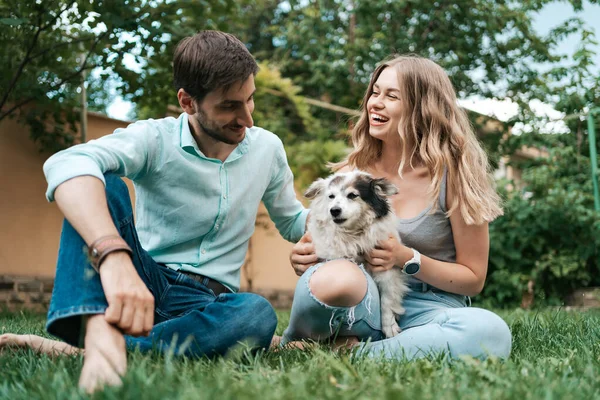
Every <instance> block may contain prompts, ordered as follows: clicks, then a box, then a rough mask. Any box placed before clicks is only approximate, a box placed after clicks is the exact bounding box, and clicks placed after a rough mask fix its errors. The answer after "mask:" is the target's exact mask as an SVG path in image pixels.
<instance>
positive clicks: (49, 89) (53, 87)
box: [0, 58, 101, 121]
mask: <svg viewBox="0 0 600 400" xmlns="http://www.w3.org/2000/svg"><path fill="white" fill-rule="evenodd" d="M86 61H87V58H86ZM96 67H101V65H99V64H98V65H90V66H89V67H86V68H83V67H81V68H78V69H77V71H75V72H74V73H72V74H71V75H69V76H67V77H66V78H63V79H61V81H60V82H58V83H57V84H56V85H50V87H49V88H48V90H47V91H46V92H49V91H51V90H56V89H58V88H59V87H61V86H62V85H64V84H65V83H67V82H69V81H70V80H71V79H73V78H75V77H76V76H78V75H80V74H81V73H82V72H83V71H84V70H92V69H94V68H96ZM37 97H38V96H31V97H29V98H27V99H25V100H23V101H21V102H19V103H17V104H15V105H13V106H12V107H11V108H9V109H8V110H6V111H4V112H2V113H1V114H0V121H2V120H3V119H4V118H6V117H8V116H9V115H10V114H12V113H13V112H14V111H15V110H17V109H19V108H20V107H22V106H24V105H25V104H27V103H29V102H31V101H33V100H35V99H36V98H37Z"/></svg>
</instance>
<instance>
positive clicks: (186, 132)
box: [179, 113, 250, 162]
mask: <svg viewBox="0 0 600 400" xmlns="http://www.w3.org/2000/svg"><path fill="white" fill-rule="evenodd" d="M179 119H180V120H181V125H180V131H179V137H180V141H179V143H180V146H181V148H182V149H184V150H185V151H187V152H188V153H190V154H194V155H197V156H200V157H201V158H204V159H206V160H213V159H212V158H209V157H206V156H205V155H204V154H203V153H202V151H200V148H199V147H198V143H196V139H194V136H193V135H192V131H191V130H190V124H189V120H188V115H187V113H182V114H181V115H180V116H179ZM249 130H250V128H246V137H244V140H242V142H241V143H240V144H238V145H237V147H236V148H235V149H234V150H233V151H232V152H231V154H230V155H229V157H227V159H226V160H225V162H231V161H234V160H237V159H238V158H240V157H242V156H243V155H244V154H246V153H247V152H248V148H249V147H250V144H249V141H250V139H249V137H248V136H249V133H250V132H249Z"/></svg>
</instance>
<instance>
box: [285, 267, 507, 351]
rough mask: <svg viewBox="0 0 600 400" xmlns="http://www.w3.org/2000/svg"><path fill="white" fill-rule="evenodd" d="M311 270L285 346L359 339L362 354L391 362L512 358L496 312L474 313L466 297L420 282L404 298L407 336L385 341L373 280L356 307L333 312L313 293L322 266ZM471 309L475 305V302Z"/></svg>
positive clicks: (296, 302)
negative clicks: (437, 356) (294, 342)
mask: <svg viewBox="0 0 600 400" xmlns="http://www.w3.org/2000/svg"><path fill="white" fill-rule="evenodd" d="M321 265H323V263H321V264H317V265H314V266H312V267H311V268H309V269H308V270H307V271H306V272H305V273H304V274H303V275H302V276H301V277H300V279H299V280H298V283H297V285H296V291H295V294H294V302H293V304H292V312H291V315H290V324H289V326H288V327H287V329H286V330H285V332H284V333H283V338H282V341H281V343H282V344H285V343H287V342H289V341H292V340H302V339H310V340H316V341H323V340H327V339H329V338H333V337H336V336H338V337H342V336H356V337H358V339H359V340H360V341H361V343H360V344H358V345H357V347H358V351H359V352H360V353H363V354H366V355H367V356H371V357H383V358H388V359H409V360H410V359H416V358H421V357H425V356H428V355H432V354H440V353H445V354H448V355H450V356H451V357H452V358H457V357H459V356H461V355H470V356H473V357H477V358H481V359H483V358H486V357H488V356H495V357H499V358H508V356H509V354H510V349H511V344H512V337H511V333H510V330H509V328H508V326H507V325H506V323H505V322H504V321H503V320H502V319H501V318H500V317H499V316H497V315H496V314H494V313H492V312H491V311H488V310H484V309H481V308H475V307H469V306H467V302H468V301H469V299H468V298H467V297H466V296H461V295H457V294H453V293H448V292H445V291H442V290H439V289H436V288H433V287H432V286H430V285H427V284H424V283H422V282H420V281H418V280H416V279H414V278H413V279H411V281H410V284H409V286H410V288H411V291H410V292H409V293H408V294H407V295H406V296H405V297H404V300H403V307H404V308H405V310H406V312H405V313H404V315H402V316H401V317H400V318H399V321H398V323H399V325H400V328H401V329H402V332H401V333H400V334H398V335H397V336H395V337H393V338H389V339H384V336H383V333H382V332H381V315H380V314H381V309H380V302H379V291H378V290H377V285H376V284H375V282H374V281H373V278H371V276H370V275H369V274H367V273H366V272H365V270H364V268H362V267H361V270H362V271H363V272H365V278H366V279H367V282H368V285H367V293H366V295H365V297H364V298H363V300H362V301H361V302H360V303H358V304H357V305H356V306H354V307H332V306H329V305H327V304H324V303H323V302H321V301H320V300H319V299H317V298H316V297H315V296H314V295H313V294H312V292H311V291H310V286H309V283H310V278H311V276H312V274H314V272H315V271H316V270H317V269H318V268H319V267H320V266H321ZM469 303H470V301H469Z"/></svg>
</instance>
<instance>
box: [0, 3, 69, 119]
mask: <svg viewBox="0 0 600 400" xmlns="http://www.w3.org/2000/svg"><path fill="white" fill-rule="evenodd" d="M75 3H76V2H75V1H73V2H72V3H71V4H70V5H68V6H67V7H65V8H64V9H62V10H61V11H60V12H59V13H57V14H56V16H55V17H54V18H53V19H52V21H50V23H48V24H47V25H44V26H42V21H41V19H42V15H43V14H45V11H44V9H41V12H40V14H38V15H39V17H40V18H39V21H40V22H39V26H38V28H37V31H36V32H35V34H34V35H33V40H32V41H31V44H30V45H29V48H28V49H27V53H26V54H25V57H23V61H21V63H20V64H19V67H18V68H17V71H16V72H15V74H14V75H13V77H12V79H11V80H10V83H9V84H8V87H7V88H6V92H4V95H3V96H2V100H0V110H1V109H2V107H4V104H6V102H7V101H8V97H9V96H10V93H11V92H12V91H13V89H14V88H15V85H16V84H17V81H18V80H19V77H20V76H21V74H23V70H24V69H25V65H27V63H28V62H30V61H31V58H30V56H31V53H32V52H33V49H34V48H35V45H36V44H37V41H38V39H39V37H40V34H41V33H42V31H44V30H46V29H47V28H48V27H49V26H52V25H53V24H54V22H56V20H57V19H58V18H59V17H60V15H61V14H62V13H63V12H65V11H66V10H68V9H69V8H70V7H72V6H73V4H75ZM0 115H1V116H0V121H1V120H2V119H3V118H4V116H5V115H4V114H0Z"/></svg>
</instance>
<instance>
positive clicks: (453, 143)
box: [281, 56, 511, 359]
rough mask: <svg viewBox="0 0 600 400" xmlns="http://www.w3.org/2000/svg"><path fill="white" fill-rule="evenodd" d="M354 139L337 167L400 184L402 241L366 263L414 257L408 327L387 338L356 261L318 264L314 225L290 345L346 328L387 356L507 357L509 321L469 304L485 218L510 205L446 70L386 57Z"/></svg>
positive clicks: (373, 293)
mask: <svg viewBox="0 0 600 400" xmlns="http://www.w3.org/2000/svg"><path fill="white" fill-rule="evenodd" d="M352 141H353V144H354V151H353V152H352V153H351V154H350V155H349V157H348V158H347V159H346V160H345V161H343V162H342V163H339V164H336V165H333V168H334V170H341V171H349V170H352V169H361V170H365V171H367V172H369V173H371V174H372V175H373V176H375V177H383V178H387V179H388V180H390V181H391V182H393V183H394V184H395V185H396V186H397V187H398V189H399V194H397V195H395V196H393V197H392V205H393V208H394V210H395V212H396V215H397V217H398V223H397V228H398V232H399V234H400V238H401V240H402V243H399V242H398V241H397V240H396V239H393V238H392V237H390V239H389V240H387V241H386V242H383V243H381V244H380V246H379V247H380V248H379V249H376V250H374V251H373V252H372V253H371V254H369V255H368V257H367V261H368V264H367V265H366V266H365V267H366V268H367V269H370V270H372V271H381V270H387V269H390V268H404V267H405V266H406V269H404V271H405V272H406V273H408V274H409V275H410V276H409V277H408V280H409V286H410V288H411V289H412V290H411V291H410V292H409V294H408V295H407V296H406V297H405V298H404V301H403V306H404V308H405V309H406V313H405V314H404V315H402V316H401V317H400V319H399V325H400V328H401V329H402V332H401V333H400V334H398V335H397V336H395V337H393V338H389V339H385V340H381V339H383V337H382V334H381V331H380V327H381V321H380V315H379V314H380V312H379V296H378V293H377V287H376V286H375V284H374V282H373V280H372V279H371V277H370V276H369V275H368V274H366V273H364V270H363V269H362V268H361V266H357V265H355V264H353V263H352V262H350V261H347V260H334V261H330V262H326V263H317V262H318V260H317V258H316V256H315V254H314V248H313V246H312V244H311V242H310V237H308V236H305V237H304V238H303V239H302V240H301V241H300V242H299V243H298V244H296V246H295V247H294V249H293V251H292V254H291V257H290V259H291V262H292V266H293V267H294V269H295V270H296V273H297V274H298V275H301V278H300V280H299V282H298V284H297V287H296V293H295V297H294V303H293V306H292V314H291V317H290V325H289V327H288V328H287V329H286V331H285V332H284V335H283V338H282V341H281V344H286V343H288V342H290V341H292V340H300V339H307V338H308V339H313V340H324V339H329V338H333V337H337V338H338V340H337V342H338V343H339V342H340V340H339V339H342V341H344V342H346V343H347V344H349V345H356V346H358V347H360V349H361V351H363V352H366V353H367V354H369V355H373V356H377V355H381V354H383V355H384V356H385V357H387V358H399V357H407V358H409V359H413V358H416V357H422V356H425V355H427V354H432V353H440V352H449V353H450V355H451V356H452V357H458V356H460V355H471V356H474V357H481V358H483V357H486V356H488V355H493V356H497V357H501V358H506V357H508V355H509V353H510V348H511V335H510V331H509V329H508V327H507V325H506V323H505V322H504V321H503V320H502V319H501V318H500V317H498V316H497V315H496V314H494V313H492V312H490V311H487V310H483V309H479V308H471V307H469V306H467V304H470V298H469V296H474V295H476V294H478V293H479V292H481V290H482V288H483V285H484V282H485V277H486V273H487V262H488V253H489V234H488V223H489V222H491V221H493V220H494V219H495V218H496V217H498V216H499V215H501V214H502V210H501V207H500V199H499V197H498V195H497V194H496V192H495V190H494V188H493V184H492V180H491V179H490V177H489V174H488V168H489V165H488V161H487V157H486V155H485V153H484V151H483V149H482V148H481V146H480V144H479V143H478V141H477V138H476V136H475V134H474V133H473V130H472V128H471V126H470V124H469V121H468V119H467V116H466V114H465V112H464V111H463V110H462V109H461V108H460V107H459V106H458V105H457V100H456V94H455V91H454V88H453V87H452V84H451V82H450V79H449V78H448V76H447V75H446V73H445V72H444V71H443V69H442V68H441V67H440V66H438V65H437V64H435V63H434V62H433V61H430V60H428V59H425V58H420V57H413V56H401V57H397V58H394V59H392V60H391V61H388V62H384V63H383V64H381V65H380V66H379V67H378V68H377V69H376V70H375V72H374V73H373V76H372V78H371V82H370V84H369V87H368V89H367V92H366V94H365V97H364V101H363V109H362V113H361V117H360V119H359V121H358V123H357V125H356V127H355V128H354V130H353V133H352ZM367 339H369V340H367ZM359 341H361V343H358V342H359Z"/></svg>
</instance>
